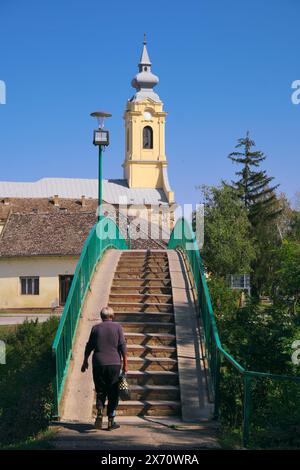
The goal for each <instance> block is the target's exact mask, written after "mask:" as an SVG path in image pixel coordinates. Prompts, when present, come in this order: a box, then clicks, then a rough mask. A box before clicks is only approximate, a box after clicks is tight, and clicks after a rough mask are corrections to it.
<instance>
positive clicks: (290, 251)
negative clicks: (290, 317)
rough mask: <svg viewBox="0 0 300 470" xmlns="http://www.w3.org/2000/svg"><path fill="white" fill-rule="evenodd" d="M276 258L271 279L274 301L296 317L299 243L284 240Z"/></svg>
mask: <svg viewBox="0 0 300 470" xmlns="http://www.w3.org/2000/svg"><path fill="white" fill-rule="evenodd" d="M276 256H277V259H278V268H277V270H276V272H275V275H274V279H273V296H274V301H275V302H276V303H277V304H279V305H281V306H282V308H287V309H288V310H289V312H291V313H293V314H295V315H296V314H297V312H299V299H300V243H298V242H295V241H288V240H284V241H283V243H282V245H281V246H280V248H279V249H278V250H277V252H276Z"/></svg>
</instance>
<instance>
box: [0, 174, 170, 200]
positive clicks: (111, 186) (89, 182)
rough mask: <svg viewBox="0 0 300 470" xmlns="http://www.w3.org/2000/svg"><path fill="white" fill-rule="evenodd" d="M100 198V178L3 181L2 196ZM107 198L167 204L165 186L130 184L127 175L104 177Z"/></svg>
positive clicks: (0, 189) (1, 182) (104, 194)
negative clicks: (159, 187)
mask: <svg viewBox="0 0 300 470" xmlns="http://www.w3.org/2000/svg"><path fill="white" fill-rule="evenodd" d="M56 194H57V195H58V196H59V197H61V198H65V199H79V198H81V196H83V195H84V196H86V197H87V198H93V199H97V198H98V180H97V179H81V178H42V179H40V180H38V181H34V182H12V181H0V198H6V197H8V198H49V197H53V196H54V195H56ZM103 200H104V201H105V202H107V203H108V204H151V205H158V204H167V203H168V201H167V198H166V195H165V193H164V191H163V189H155V188H129V187H128V184H127V180H125V179H111V180H103Z"/></svg>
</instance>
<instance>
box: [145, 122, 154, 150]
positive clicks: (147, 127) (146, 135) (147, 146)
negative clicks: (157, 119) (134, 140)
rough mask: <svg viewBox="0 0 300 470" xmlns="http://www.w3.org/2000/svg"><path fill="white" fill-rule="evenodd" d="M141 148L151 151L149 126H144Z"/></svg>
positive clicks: (151, 141)
mask: <svg viewBox="0 0 300 470" xmlns="http://www.w3.org/2000/svg"><path fill="white" fill-rule="evenodd" d="M143 148H144V149H153V130H152V127H150V126H146V127H144V129H143Z"/></svg>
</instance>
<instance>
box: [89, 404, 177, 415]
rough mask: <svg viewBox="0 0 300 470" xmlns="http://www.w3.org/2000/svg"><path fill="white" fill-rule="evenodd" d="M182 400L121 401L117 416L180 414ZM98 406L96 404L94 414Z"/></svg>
mask: <svg viewBox="0 0 300 470" xmlns="http://www.w3.org/2000/svg"><path fill="white" fill-rule="evenodd" d="M180 411H181V407H180V401H171V400H168V401H167V400H151V401H150V400H147V401H139V400H136V401H135V400H130V401H120V402H119V405H118V409H117V416H132V415H136V416H178V415H180ZM95 415H96V408H95V406H94V416H95Z"/></svg>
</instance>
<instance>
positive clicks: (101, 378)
mask: <svg viewBox="0 0 300 470" xmlns="http://www.w3.org/2000/svg"><path fill="white" fill-rule="evenodd" d="M120 371H121V366H120V365H111V366H94V367H93V379H94V384H95V389H96V408H97V410H103V408H104V406H105V401H106V398H107V399H108V404H107V416H114V415H115V411H116V408H117V406H118V402H119V376H120Z"/></svg>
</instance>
